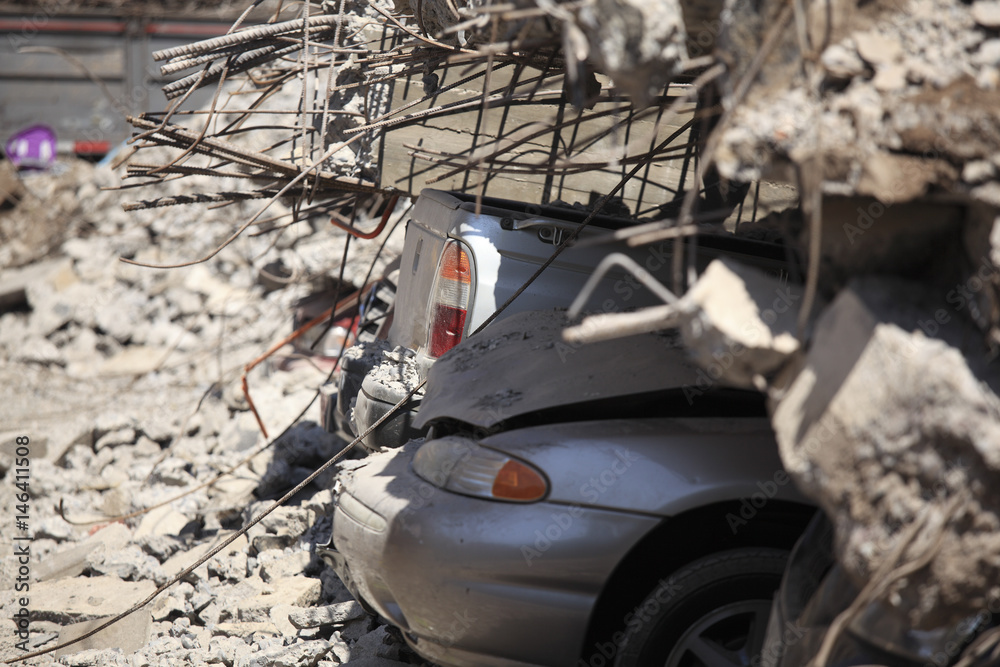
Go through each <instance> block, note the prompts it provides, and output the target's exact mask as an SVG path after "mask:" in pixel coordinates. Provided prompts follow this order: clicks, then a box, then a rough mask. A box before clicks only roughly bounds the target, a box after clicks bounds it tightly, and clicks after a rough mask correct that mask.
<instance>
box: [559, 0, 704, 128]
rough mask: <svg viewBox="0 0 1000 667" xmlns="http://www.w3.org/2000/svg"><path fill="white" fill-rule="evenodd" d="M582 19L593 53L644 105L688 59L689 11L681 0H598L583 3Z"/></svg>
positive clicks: (624, 89)
mask: <svg viewBox="0 0 1000 667" xmlns="http://www.w3.org/2000/svg"><path fill="white" fill-rule="evenodd" d="M579 25H580V27H581V28H582V29H583V32H584V33H585V34H586V37H587V41H588V42H589V51H590V55H591V57H592V58H593V59H594V60H595V61H596V62H597V63H598V65H599V66H600V68H601V70H602V71H603V72H605V73H607V74H608V76H610V77H611V80H612V81H614V83H615V87H617V88H618V89H619V90H621V91H622V92H624V93H625V94H627V95H629V96H630V97H631V98H632V100H633V102H634V103H635V104H636V106H637V107H640V108H641V107H644V106H646V105H647V104H648V103H649V101H650V100H651V99H652V98H653V97H654V96H655V95H657V94H658V93H659V92H660V91H661V90H662V89H663V86H664V85H665V84H667V83H668V82H669V81H670V80H671V79H672V78H673V76H674V74H675V73H676V72H677V71H678V69H679V66H680V64H681V63H682V62H683V61H684V60H686V59H687V33H686V30H685V26H684V15H683V13H682V11H681V6H680V3H679V2H677V0H597V1H596V2H593V3H587V4H585V5H583V6H582V8H581V9H580V13H579ZM582 55H583V56H584V58H586V54H582ZM584 58H581V60H583V59H584Z"/></svg>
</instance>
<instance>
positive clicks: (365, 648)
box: [351, 625, 399, 660]
mask: <svg viewBox="0 0 1000 667" xmlns="http://www.w3.org/2000/svg"><path fill="white" fill-rule="evenodd" d="M351 657H352V658H368V657H372V658H384V659H386V660H396V659H398V658H399V640H397V639H396V638H395V637H393V636H392V635H390V634H389V632H388V631H387V630H386V627H385V626H384V625H380V626H379V627H377V628H375V629H374V630H372V631H371V632H369V633H368V634H366V635H365V636H364V637H362V638H361V639H359V640H358V641H357V642H356V643H355V644H354V646H352V647H351Z"/></svg>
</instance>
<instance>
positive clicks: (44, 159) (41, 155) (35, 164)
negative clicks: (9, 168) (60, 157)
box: [6, 125, 56, 169]
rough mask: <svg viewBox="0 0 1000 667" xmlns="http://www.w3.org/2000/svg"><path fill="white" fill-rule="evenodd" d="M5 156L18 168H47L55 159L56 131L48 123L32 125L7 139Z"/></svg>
mask: <svg viewBox="0 0 1000 667" xmlns="http://www.w3.org/2000/svg"><path fill="white" fill-rule="evenodd" d="M6 151H7V158H8V159H9V160H10V161H11V162H12V163H14V166H15V167H17V168H19V169H48V168H49V167H50V166H52V163H53V162H55V159H56V133H55V130H53V129H52V128H51V127H49V126H48V125H32V126H31V127H28V128H25V129H23V130H21V131H20V132H18V133H16V134H15V135H14V136H12V137H11V138H10V139H8V140H7V146H6Z"/></svg>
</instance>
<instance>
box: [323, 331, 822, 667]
mask: <svg viewBox="0 0 1000 667" xmlns="http://www.w3.org/2000/svg"><path fill="white" fill-rule="evenodd" d="M564 326H565V317H564V315H563V314H562V313H561V312H558V311H545V312H526V313H520V314H518V315H514V316H512V317H510V318H507V319H506V320H503V321H500V322H497V323H496V324H494V325H492V326H491V327H490V328H489V329H487V330H485V331H483V332H482V333H481V334H478V335H477V336H474V337H472V338H470V339H469V340H467V341H466V342H464V343H462V344H460V345H459V346H457V347H456V348H455V349H453V350H452V351H451V352H450V353H449V354H448V355H445V356H444V357H442V358H441V359H440V360H438V362H437V363H436V364H435V365H434V366H433V367H432V368H431V370H430V377H429V383H428V392H427V395H426V397H425V398H424V400H423V405H422V407H421V411H420V413H419V414H418V415H417V418H416V422H415V426H416V427H423V426H428V425H429V427H430V432H429V435H428V436H427V438H426V439H420V440H416V441H412V442H410V443H408V444H407V445H405V446H404V447H402V448H401V449H397V450H393V451H390V452H386V453H382V454H371V455H369V456H368V457H367V458H366V459H364V460H361V461H353V462H350V463H349V464H347V468H346V470H345V471H344V472H343V473H342V474H341V475H340V481H339V484H340V488H339V494H338V497H337V505H336V509H335V513H334V528H333V537H332V547H330V548H328V549H321V554H322V555H323V556H324V558H325V559H326V560H327V561H328V562H330V563H331V564H332V565H333V566H334V568H335V569H336V570H337V572H338V574H339V575H340V577H341V579H342V580H343V581H344V582H345V583H346V584H347V585H348V587H349V588H350V589H351V590H352V592H353V593H354V594H355V596H356V597H357V598H358V599H359V600H361V601H363V603H364V604H365V605H367V606H368V607H369V608H370V609H371V610H373V611H375V612H377V613H378V614H379V615H381V616H382V617H384V618H385V619H387V620H388V621H389V623H391V624H392V625H394V626H396V627H398V628H399V629H400V630H401V631H402V633H403V635H404V637H405V638H406V640H407V641H408V642H409V643H410V645H411V646H412V647H413V648H414V650H416V651H417V652H418V653H419V654H420V655H421V656H423V657H424V658H426V659H428V660H430V661H433V662H435V663H438V664H441V665H446V666H456V667H458V666H465V667H489V666H497V667H499V666H504V667H511V666H514V665H520V666H527V665H549V666H566V667H570V666H571V665H572V666H577V665H594V666H597V665H611V664H617V665H635V666H639V665H652V664H658V665H664V664H666V665H671V666H680V665H699V664H702V665H750V664H751V660H752V659H754V657H755V655H756V654H757V653H758V652H759V650H760V646H761V643H762V641H763V637H764V630H765V626H766V624H767V619H768V615H769V612H770V607H771V600H772V596H773V594H774V591H775V590H776V589H777V587H778V584H779V582H780V579H781V574H782V571H783V569H784V566H785V562H786V558H787V553H788V550H789V549H790V548H791V547H792V545H793V544H794V543H795V540H796V539H797V538H798V536H799V535H800V533H801V532H802V530H803V528H804V526H805V525H806V523H807V522H808V520H809V518H810V516H811V515H812V513H813V509H812V508H811V507H810V506H809V505H808V504H807V503H806V502H805V501H804V499H803V498H802V497H801V496H800V495H799V494H798V492H797V491H796V489H795V488H794V486H793V485H792V484H791V483H789V478H788V476H787V475H786V474H785V472H784V470H783V468H782V465H781V461H780V460H779V457H778V451H777V446H776V443H775V441H774V436H773V434H772V432H771V430H770V427H769V424H768V421H767V419H766V418H765V416H764V405H763V398H762V396H760V395H759V394H755V393H752V392H747V391H742V390H736V389H730V388H726V387H721V386H716V387H712V388H709V389H707V390H706V389H705V385H704V383H703V382H702V381H701V377H700V376H699V371H698V369H697V368H696V367H694V366H693V365H692V364H691V363H690V361H689V360H688V359H687V357H686V356H685V354H684V352H683V351H682V350H681V349H680V346H679V344H678V341H677V338H676V336H673V335H669V334H644V335H640V336H633V337H631V338H628V339H624V340H620V341H615V342H613V343H596V344H593V345H587V346H582V347H577V348H574V347H571V346H568V345H566V344H565V343H563V342H562V339H561V337H560V334H561V331H562V329H563V327H564ZM694 387H698V390H699V391H698V392H696V393H692V392H691V391H690V390H691V389H692V388H694ZM702 391H704V393H701V392H702Z"/></svg>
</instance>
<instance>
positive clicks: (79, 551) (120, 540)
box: [32, 523, 132, 582]
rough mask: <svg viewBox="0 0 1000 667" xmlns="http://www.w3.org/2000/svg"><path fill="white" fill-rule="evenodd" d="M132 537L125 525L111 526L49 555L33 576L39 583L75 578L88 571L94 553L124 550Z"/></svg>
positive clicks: (116, 524) (39, 564)
mask: <svg viewBox="0 0 1000 667" xmlns="http://www.w3.org/2000/svg"><path fill="white" fill-rule="evenodd" d="M131 535H132V531H130V530H129V529H128V528H127V527H126V526H125V525H124V524H121V523H112V524H109V525H108V526H105V527H104V528H102V529H101V530H99V531H97V532H96V533H94V534H93V535H91V536H90V537H88V538H87V539H86V540H84V541H83V542H80V543H78V544H74V545H72V546H70V547H67V548H65V549H62V550H60V551H58V552H56V553H53V554H49V555H47V556H46V557H45V558H44V559H43V560H42V561H41V562H40V563H38V565H37V566H36V568H35V570H34V571H33V572H32V574H33V575H34V576H35V577H36V579H35V580H36V581H39V582H42V581H49V580H55V579H62V578H64V577H75V576H77V575H79V574H81V573H82V572H83V571H84V569H86V567H87V565H88V563H89V559H90V557H91V556H92V554H94V552H96V551H99V550H107V551H117V550H119V549H122V548H124V547H125V545H126V544H128V542H129V539H130V537H131Z"/></svg>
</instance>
